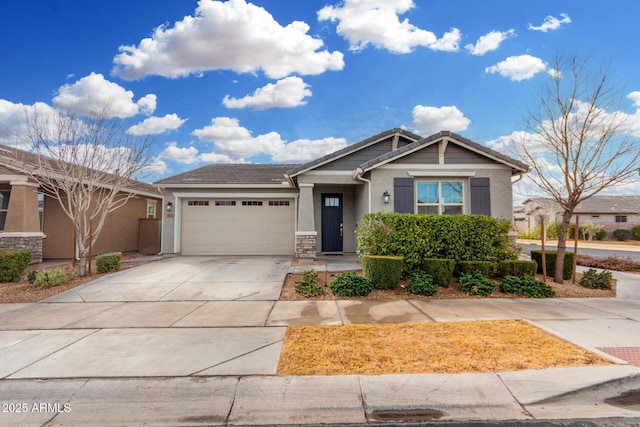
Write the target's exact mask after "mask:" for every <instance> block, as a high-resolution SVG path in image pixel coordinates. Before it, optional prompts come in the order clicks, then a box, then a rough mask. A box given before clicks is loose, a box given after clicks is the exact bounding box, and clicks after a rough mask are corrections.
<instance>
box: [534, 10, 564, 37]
mask: <svg viewBox="0 0 640 427" xmlns="http://www.w3.org/2000/svg"><path fill="white" fill-rule="evenodd" d="M560 18H561V19H558V18H556V17H555V16H551V15H549V16H547V17H546V18H544V21H543V22H542V25H539V26H535V25H533V24H529V26H528V27H527V28H529V29H530V30H533V31H542V32H543V33H546V32H547V31H550V30H557V29H558V28H560V27H561V26H562V24H570V23H571V18H570V17H569V15H567V14H566V13H561V14H560Z"/></svg>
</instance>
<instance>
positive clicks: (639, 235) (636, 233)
mask: <svg viewBox="0 0 640 427" xmlns="http://www.w3.org/2000/svg"><path fill="white" fill-rule="evenodd" d="M631 234H632V235H633V238H634V239H636V240H640V224H638V225H636V226H634V227H633V228H632V229H631Z"/></svg>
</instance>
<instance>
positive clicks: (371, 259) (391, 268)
mask: <svg viewBox="0 0 640 427" xmlns="http://www.w3.org/2000/svg"><path fill="white" fill-rule="evenodd" d="M361 262H362V275H363V276H364V277H366V278H367V279H369V280H370V281H371V286H373V288H374V289H395V288H396V287H397V286H398V283H399V282H400V278H401V277H402V266H403V265H404V258H402V257H401V256H389V255H363V256H362V258H361Z"/></svg>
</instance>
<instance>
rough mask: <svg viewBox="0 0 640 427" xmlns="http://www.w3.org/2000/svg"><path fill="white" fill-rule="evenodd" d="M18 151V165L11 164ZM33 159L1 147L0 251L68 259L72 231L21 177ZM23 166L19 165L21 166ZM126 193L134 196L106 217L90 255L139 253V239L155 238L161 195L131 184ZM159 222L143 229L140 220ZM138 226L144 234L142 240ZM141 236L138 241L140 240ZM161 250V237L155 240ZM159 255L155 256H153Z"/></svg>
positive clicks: (58, 211) (46, 198)
mask: <svg viewBox="0 0 640 427" xmlns="http://www.w3.org/2000/svg"><path fill="white" fill-rule="evenodd" d="M16 152H19V153H20V157H21V158H22V162H20V163H18V162H16V161H15V158H16V157H15V153H16ZM35 162H36V155H34V154H32V153H28V152H26V151H20V150H15V149H13V148H9V147H4V146H0V249H29V250H30V251H31V253H32V261H33V262H40V261H42V260H43V259H69V258H72V256H73V251H74V243H73V227H72V225H71V220H70V219H69V218H68V217H67V216H66V214H65V213H64V212H63V211H62V208H61V206H60V203H59V202H58V200H57V199H55V198H52V197H49V196H45V195H44V194H43V193H42V192H41V191H40V189H39V186H38V184H37V183H35V182H32V181H31V180H30V179H29V177H27V175H26V174H24V173H23V172H21V170H23V169H22V168H24V167H29V165H30V164H35ZM21 163H23V164H21ZM124 191H126V192H127V193H132V194H134V197H132V198H131V199H129V200H128V201H127V203H126V204H125V205H124V206H122V207H121V208H119V209H117V210H115V211H114V212H112V213H110V214H109V215H108V216H107V219H106V221H105V225H104V228H103V229H102V232H101V234H100V236H99V238H98V241H97V242H96V244H95V245H94V246H93V254H100V253H105V252H113V251H118V252H120V251H122V252H128V251H138V250H139V249H140V246H139V245H140V240H141V241H142V242H143V245H145V247H149V246H148V244H147V243H146V242H148V241H149V240H153V239H154V237H153V236H151V235H150V234H153V233H154V231H153V228H155V229H156V230H157V231H156V232H155V234H156V235H158V234H159V229H160V226H159V221H160V218H161V214H160V212H159V210H160V209H161V208H162V196H161V194H160V192H159V191H158V189H157V188H155V187H153V186H152V185H150V184H145V183H142V182H139V181H131V185H130V186H128V187H127V188H126V189H125V190H124ZM147 218H158V220H157V223H156V224H155V225H153V224H151V227H149V224H144V225H141V221H140V219H147ZM141 226H142V228H143V230H147V231H145V233H147V235H141V234H140V233H139V228H140V227H141ZM141 237H142V239H140V238H141ZM156 240H157V241H158V244H157V246H158V249H159V235H158V236H157V237H156ZM156 252H157V251H156Z"/></svg>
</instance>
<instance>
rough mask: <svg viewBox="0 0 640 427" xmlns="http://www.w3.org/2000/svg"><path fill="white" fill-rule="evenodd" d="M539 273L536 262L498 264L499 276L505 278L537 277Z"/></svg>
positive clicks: (520, 261)
mask: <svg viewBox="0 0 640 427" xmlns="http://www.w3.org/2000/svg"><path fill="white" fill-rule="evenodd" d="M536 271H538V264H537V263H536V262H535V261H524V260H518V261H500V262H499V263H498V274H499V275H500V277H504V276H518V277H520V276H535V275H536Z"/></svg>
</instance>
